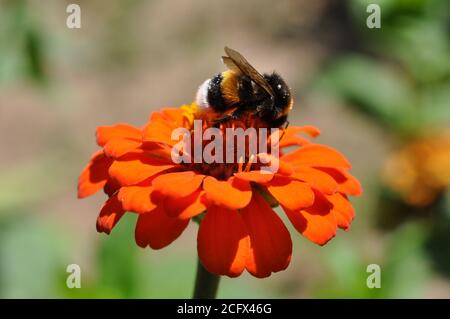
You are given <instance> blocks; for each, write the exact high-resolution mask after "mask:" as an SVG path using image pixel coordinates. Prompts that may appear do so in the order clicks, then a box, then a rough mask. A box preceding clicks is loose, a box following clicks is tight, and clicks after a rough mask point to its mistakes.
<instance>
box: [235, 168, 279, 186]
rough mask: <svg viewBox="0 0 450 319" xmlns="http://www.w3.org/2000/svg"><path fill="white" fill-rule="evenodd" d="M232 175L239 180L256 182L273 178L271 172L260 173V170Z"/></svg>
mask: <svg viewBox="0 0 450 319" xmlns="http://www.w3.org/2000/svg"><path fill="white" fill-rule="evenodd" d="M234 176H236V177H237V178H239V179H241V180H244V181H248V182H255V183H258V184H265V183H267V182H269V181H270V180H271V179H272V178H273V174H262V173H261V172H260V171H250V172H240V173H234Z"/></svg>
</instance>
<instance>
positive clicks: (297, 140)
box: [279, 135, 311, 148]
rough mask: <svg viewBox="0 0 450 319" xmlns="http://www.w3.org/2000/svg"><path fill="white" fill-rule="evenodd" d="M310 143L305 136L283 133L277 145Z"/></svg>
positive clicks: (281, 146) (286, 145)
mask: <svg viewBox="0 0 450 319" xmlns="http://www.w3.org/2000/svg"><path fill="white" fill-rule="evenodd" d="M309 143H311V142H310V141H308V140H307V139H306V138H303V137H300V136H296V135H284V136H283V137H282V138H281V140H280V144H279V147H280V148H283V147H289V146H295V145H306V144H309Z"/></svg>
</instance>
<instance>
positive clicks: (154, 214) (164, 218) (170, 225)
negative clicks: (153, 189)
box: [135, 206, 189, 249]
mask: <svg viewBox="0 0 450 319" xmlns="http://www.w3.org/2000/svg"><path fill="white" fill-rule="evenodd" d="M188 223H189V220H188V219H186V220H181V219H178V218H172V217H169V216H168V215H167V214H166V213H165V212H164V209H163V208H162V207H160V206H158V207H156V208H155V209H154V210H152V211H150V212H147V213H145V214H140V215H139V217H138V220H137V224H136V230H135V239H136V243H137V244H138V246H140V247H142V248H145V247H146V246H150V247H151V248H153V249H160V248H163V247H166V246H167V245H169V244H170V243H172V242H173V241H174V240H175V239H177V238H178V237H179V236H180V235H181V233H182V232H183V231H184V230H185V229H186V227H187V225H188Z"/></svg>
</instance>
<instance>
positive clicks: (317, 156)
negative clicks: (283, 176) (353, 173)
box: [281, 144, 351, 169]
mask: <svg viewBox="0 0 450 319" xmlns="http://www.w3.org/2000/svg"><path fill="white" fill-rule="evenodd" d="M281 159H282V160H283V161H287V162H289V163H291V164H292V165H293V166H294V169H295V167H297V166H300V165H305V166H320V167H337V168H350V167H351V165H350V163H349V162H348V161H347V159H346V158H345V157H344V156H343V155H342V154H341V153H339V152H338V151H337V150H335V149H334V148H331V147H329V146H325V145H320V144H308V145H305V146H303V147H302V148H300V149H298V150H296V151H294V152H292V153H289V154H287V155H284V156H283V157H281Z"/></svg>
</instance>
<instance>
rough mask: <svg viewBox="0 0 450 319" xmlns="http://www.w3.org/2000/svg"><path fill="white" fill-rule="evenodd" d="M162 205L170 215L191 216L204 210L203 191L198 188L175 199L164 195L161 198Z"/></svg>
mask: <svg viewBox="0 0 450 319" xmlns="http://www.w3.org/2000/svg"><path fill="white" fill-rule="evenodd" d="M162 206H163V207H164V210H165V212H166V213H167V214H168V215H169V216H170V217H176V218H180V219H189V218H192V217H194V216H197V215H198V214H201V213H202V212H204V211H205V210H206V207H207V205H206V196H205V191H202V190H200V189H198V190H196V191H195V192H194V193H192V194H190V195H188V196H186V197H181V198H177V199H176V200H173V199H172V198H170V197H166V198H164V200H163V204H162Z"/></svg>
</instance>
